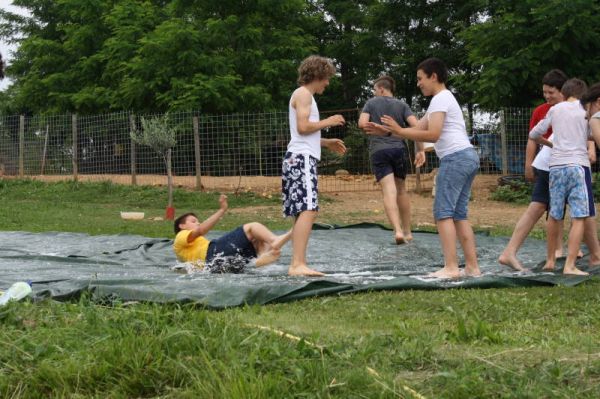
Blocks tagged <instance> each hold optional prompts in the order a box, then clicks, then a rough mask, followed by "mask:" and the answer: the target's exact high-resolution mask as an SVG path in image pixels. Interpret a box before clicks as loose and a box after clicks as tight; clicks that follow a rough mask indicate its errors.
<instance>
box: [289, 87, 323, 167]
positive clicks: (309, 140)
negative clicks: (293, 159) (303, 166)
mask: <svg viewBox="0 0 600 399" xmlns="http://www.w3.org/2000/svg"><path fill="white" fill-rule="evenodd" d="M297 90H298V89H297ZM294 93H295V92H294ZM292 97H294V95H293V94H292ZM289 111H290V112H289V115H290V134H291V136H292V138H291V140H290V142H289V144H288V146H287V150H288V152H291V153H294V154H309V155H310V156H312V157H315V158H317V159H319V160H320V159H321V131H320V130H317V131H316V132H313V133H310V134H304V135H302V134H300V133H298V119H297V118H296V108H294V107H292V98H290V103H289ZM319 118H320V116H319V109H318V108H317V102H316V101H315V98H314V97H312V102H311V104H310V115H309V116H308V120H309V121H310V122H318V121H319V120H320V119H319Z"/></svg>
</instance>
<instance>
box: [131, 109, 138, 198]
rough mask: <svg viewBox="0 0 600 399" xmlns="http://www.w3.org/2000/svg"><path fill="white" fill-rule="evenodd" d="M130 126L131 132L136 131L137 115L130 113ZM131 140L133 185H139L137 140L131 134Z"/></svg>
mask: <svg viewBox="0 0 600 399" xmlns="http://www.w3.org/2000/svg"><path fill="white" fill-rule="evenodd" d="M129 126H130V129H131V132H132V133H133V132H135V131H136V130H137V129H136V126H135V115H133V114H130V115H129ZM130 140H131V185H132V186H135V185H137V167H136V163H137V161H136V153H135V141H133V139H132V138H131V135H130Z"/></svg>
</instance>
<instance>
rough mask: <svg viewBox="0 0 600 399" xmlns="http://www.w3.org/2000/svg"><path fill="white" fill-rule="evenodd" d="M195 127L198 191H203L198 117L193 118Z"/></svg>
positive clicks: (195, 160)
mask: <svg viewBox="0 0 600 399" xmlns="http://www.w3.org/2000/svg"><path fill="white" fill-rule="evenodd" d="M193 125H194V162H195V164H196V190H198V191H202V171H201V169H200V123H199V121H198V117H197V116H194V118H193Z"/></svg>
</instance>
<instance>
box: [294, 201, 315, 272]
mask: <svg viewBox="0 0 600 399" xmlns="http://www.w3.org/2000/svg"><path fill="white" fill-rule="evenodd" d="M316 218H317V212H316V211H304V212H302V213H300V215H298V217H297V218H296V221H295V223H294V227H293V228H292V245H293V250H292V262H291V264H290V267H289V269H288V274H289V275H290V276H324V274H323V273H321V272H318V271H316V270H313V269H311V268H309V267H308V266H307V262H306V249H307V247H308V239H309V238H310V233H311V231H312V226H313V223H314V221H315V219H316Z"/></svg>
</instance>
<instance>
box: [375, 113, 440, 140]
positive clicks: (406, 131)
mask: <svg viewBox="0 0 600 399" xmlns="http://www.w3.org/2000/svg"><path fill="white" fill-rule="evenodd" d="M424 118H425V117H424ZM428 118H429V119H428V121H427V122H428V123H427V128H425V129H423V128H422V127H423V126H424V125H425V123H421V121H419V122H417V126H415V127H409V128H403V127H402V126H400V125H399V124H398V123H397V122H396V121H395V120H394V118H392V117H390V116H388V115H385V116H383V117H382V118H381V122H383V124H384V125H385V126H387V127H389V128H390V130H391V131H392V134H394V135H396V136H398V137H402V138H404V139H409V140H414V141H425V142H428V143H435V142H436V141H438V140H439V138H440V135H441V134H442V127H443V126H444V120H445V119H446V113H445V112H433V113H431V114H429V117H428ZM421 120H422V119H421Z"/></svg>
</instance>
